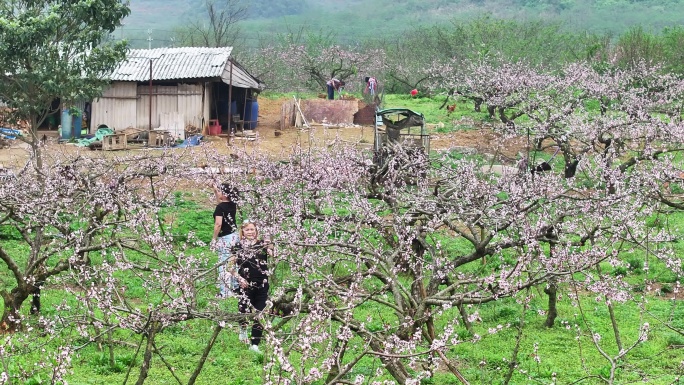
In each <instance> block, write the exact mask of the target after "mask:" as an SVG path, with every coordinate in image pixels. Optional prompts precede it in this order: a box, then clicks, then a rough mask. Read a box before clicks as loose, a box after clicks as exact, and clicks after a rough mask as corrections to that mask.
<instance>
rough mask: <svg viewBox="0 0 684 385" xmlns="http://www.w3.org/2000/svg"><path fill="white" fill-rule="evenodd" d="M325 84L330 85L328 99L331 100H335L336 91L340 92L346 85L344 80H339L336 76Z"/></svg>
mask: <svg viewBox="0 0 684 385" xmlns="http://www.w3.org/2000/svg"><path fill="white" fill-rule="evenodd" d="M325 84H326V86H327V87H328V99H329V100H334V99H335V91H337V92H340V90H341V89H342V88H343V87H344V85H345V83H344V81H342V80H338V79H336V78H332V79H330V80H328V81H327V82H326V83H325Z"/></svg>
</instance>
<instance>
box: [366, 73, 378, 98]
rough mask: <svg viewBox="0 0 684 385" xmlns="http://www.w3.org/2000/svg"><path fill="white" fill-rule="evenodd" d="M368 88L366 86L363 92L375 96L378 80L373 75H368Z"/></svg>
mask: <svg viewBox="0 0 684 385" xmlns="http://www.w3.org/2000/svg"><path fill="white" fill-rule="evenodd" d="M365 80H366V88H364V90H363V93H364V94H369V95H370V96H375V93H376V92H377V90H378V80H377V79H376V78H374V77H372V76H366V79H365Z"/></svg>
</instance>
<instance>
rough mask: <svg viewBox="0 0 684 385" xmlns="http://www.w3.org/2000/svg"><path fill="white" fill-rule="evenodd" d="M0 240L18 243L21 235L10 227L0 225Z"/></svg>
mask: <svg viewBox="0 0 684 385" xmlns="http://www.w3.org/2000/svg"><path fill="white" fill-rule="evenodd" d="M0 239H2V240H4V241H19V240H21V239H22V238H21V234H20V233H19V231H17V229H15V228H14V227H12V226H7V225H0Z"/></svg>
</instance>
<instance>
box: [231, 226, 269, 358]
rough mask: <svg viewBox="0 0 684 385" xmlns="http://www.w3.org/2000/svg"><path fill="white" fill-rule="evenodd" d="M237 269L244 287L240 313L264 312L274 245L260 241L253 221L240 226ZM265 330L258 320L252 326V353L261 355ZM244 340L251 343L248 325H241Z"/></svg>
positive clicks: (236, 253) (235, 248) (240, 282)
mask: <svg viewBox="0 0 684 385" xmlns="http://www.w3.org/2000/svg"><path fill="white" fill-rule="evenodd" d="M234 253H235V265H236V269H237V273H238V282H239V284H240V288H239V296H238V310H239V311H240V313H243V314H246V313H251V312H253V311H255V310H256V311H259V312H260V311H263V310H264V308H265V307H266V301H267V300H268V289H269V284H268V277H269V275H270V273H269V270H268V256H269V255H273V245H272V244H271V243H270V242H266V241H263V240H261V239H259V230H258V229H257V226H256V224H255V223H254V222H253V221H251V220H245V221H243V222H242V225H241V226H240V240H239V241H238V243H237V244H236V245H235V247H234ZM262 335H263V327H262V326H261V324H260V323H259V321H257V320H256V319H255V320H254V322H253V323H252V334H251V341H249V342H251V346H250V350H252V351H255V352H257V353H258V352H259V343H260V342H261V337H262ZM240 340H241V341H243V342H248V341H247V321H246V320H244V321H242V322H241V323H240Z"/></svg>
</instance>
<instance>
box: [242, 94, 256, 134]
mask: <svg viewBox="0 0 684 385" xmlns="http://www.w3.org/2000/svg"><path fill="white" fill-rule="evenodd" d="M258 118H259V103H258V102H257V100H256V99H247V104H246V106H245V117H244V119H243V120H244V121H245V130H253V129H255V128H256V126H257V119H258Z"/></svg>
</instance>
